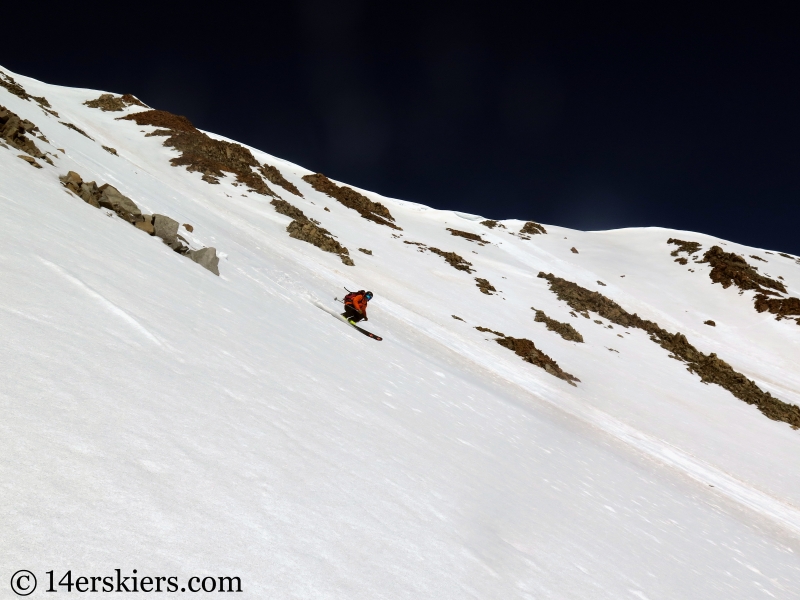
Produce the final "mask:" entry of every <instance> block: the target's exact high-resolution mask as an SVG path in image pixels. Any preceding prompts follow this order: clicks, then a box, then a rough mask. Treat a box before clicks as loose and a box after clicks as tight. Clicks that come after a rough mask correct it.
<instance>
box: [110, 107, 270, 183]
mask: <svg viewBox="0 0 800 600" xmlns="http://www.w3.org/2000/svg"><path fill="white" fill-rule="evenodd" d="M119 119H124V120H127V121H134V122H135V123H136V124H137V125H152V126H155V127H162V128H165V129H166V130H167V131H165V132H164V133H165V134H166V135H168V136H169V137H167V139H166V140H164V145H165V146H167V147H170V148H175V149H176V150H178V151H179V152H180V153H181V155H180V156H178V157H175V158H173V159H171V160H170V163H171V164H172V166H173V167H179V166H185V167H186V170H187V171H195V172H199V173H202V174H203V181H206V182H208V183H219V181H218V180H217V179H218V178H219V177H222V176H223V171H227V172H228V173H233V174H234V175H236V180H237V181H238V182H239V183H242V184H244V185H246V186H247V189H248V191H250V192H255V193H257V194H261V195H262V196H273V197H276V195H275V193H274V192H273V191H272V190H271V189H270V188H269V186H268V185H267V184H266V183H265V182H264V180H263V179H262V178H261V176H260V175H259V174H258V173H256V172H254V171H253V167H255V168H258V167H260V166H261V165H260V164H259V163H258V161H257V160H256V159H255V157H254V156H253V154H252V153H251V152H250V150H248V149H247V148H245V147H244V146H242V145H240V144H236V143H233V142H225V141H222V140H215V139H213V138H211V137H209V136H208V135H206V134H205V133H203V132H202V131H200V130H198V129H197V128H195V126H194V125H192V122H191V121H189V119H187V118H186V117H183V116H180V115H173V114H172V113H169V112H166V111H163V110H146V111H142V112H138V113H133V114H131V115H127V116H124V117H119ZM153 133H158V132H153Z"/></svg>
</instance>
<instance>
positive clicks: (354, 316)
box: [342, 306, 364, 323]
mask: <svg viewBox="0 0 800 600" xmlns="http://www.w3.org/2000/svg"><path fill="white" fill-rule="evenodd" d="M342 316H343V317H344V318H346V319H348V320H350V321H353V322H354V323H358V322H359V321H360V320H361V319H363V318H364V315H362V314H361V313H360V312H358V311H357V310H356V309H355V308H353V307H352V306H345V307H344V312H343V313H342Z"/></svg>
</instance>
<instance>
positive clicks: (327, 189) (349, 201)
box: [303, 173, 402, 231]
mask: <svg viewBox="0 0 800 600" xmlns="http://www.w3.org/2000/svg"><path fill="white" fill-rule="evenodd" d="M303 181H305V182H306V183H309V184H310V185H311V187H313V188H314V189H315V190H317V191H318V192H322V193H323V194H327V195H328V196H330V197H331V198H334V199H335V200H338V201H339V202H340V203H342V204H344V205H345V206H346V207H347V208H352V209H353V210H354V211H356V212H357V213H358V214H360V215H361V216H362V217H363V218H365V219H367V220H368V221H373V222H374V223H378V224H380V225H386V226H387V227H391V228H392V229H397V230H399V231H402V228H401V227H398V226H397V225H395V224H394V223H393V221H394V217H393V216H392V214H391V213H390V212H389V209H388V208H386V207H385V206H384V205H383V204H381V203H380V202H373V201H372V200H370V199H369V198H367V197H366V196H364V195H363V194H359V193H358V192H357V191H355V190H354V189H352V188H349V187H347V186H345V185H342V186H339V185H336V184H335V183H333V182H332V181H331V180H330V179H328V178H327V177H325V175H323V174H322V173H315V174H314V175H306V176H304V177H303Z"/></svg>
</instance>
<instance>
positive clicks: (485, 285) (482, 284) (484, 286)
mask: <svg viewBox="0 0 800 600" xmlns="http://www.w3.org/2000/svg"><path fill="white" fill-rule="evenodd" d="M475 283H476V285H477V286H478V289H479V290H480V291H481V292H482V293H484V294H486V295H487V296H491V295H492V294H494V293H496V292H497V290H496V289H495V288H494V286H493V285H492V284H491V283H489V280H488V279H481V278H480V277H476V278H475Z"/></svg>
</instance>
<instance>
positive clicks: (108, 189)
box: [92, 182, 142, 225]
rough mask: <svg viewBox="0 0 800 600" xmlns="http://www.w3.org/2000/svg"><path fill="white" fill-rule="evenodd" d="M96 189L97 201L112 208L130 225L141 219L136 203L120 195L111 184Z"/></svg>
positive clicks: (105, 206)
mask: <svg viewBox="0 0 800 600" xmlns="http://www.w3.org/2000/svg"><path fill="white" fill-rule="evenodd" d="M92 183H94V182H92ZM98 189H99V191H100V196H99V197H98V198H97V203H98V204H99V205H100V206H102V207H103V208H109V209H111V210H113V211H114V212H115V213H117V214H118V215H119V216H120V218H122V219H124V220H125V221H127V222H128V223H130V224H131V225H133V224H135V223H136V222H138V221H141V220H142V211H141V210H139V207H138V206H136V203H135V202H134V201H133V200H131V199H130V198H128V197H127V196H124V195H122V194H121V193H120V191H119V190H118V189H117V188H115V187H114V186H113V185H109V184H107V183H106V184H104V185H101V186H100V187H99V188H98Z"/></svg>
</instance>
